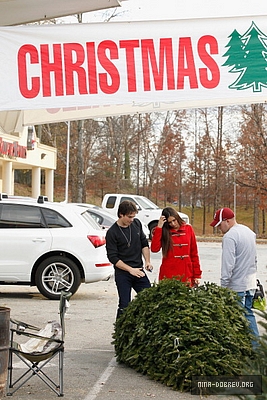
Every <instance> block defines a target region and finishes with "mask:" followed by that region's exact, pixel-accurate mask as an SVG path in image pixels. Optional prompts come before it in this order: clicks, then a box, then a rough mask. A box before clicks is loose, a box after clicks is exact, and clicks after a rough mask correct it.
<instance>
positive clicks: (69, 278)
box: [36, 256, 81, 300]
mask: <svg viewBox="0 0 267 400" xmlns="http://www.w3.org/2000/svg"><path fill="white" fill-rule="evenodd" d="M80 284H81V276H80V272H79V269H78V267H77V265H76V264H75V263H74V262H73V261H72V260H70V259H69V258H66V257H62V256H57V257H50V258H47V259H46V260H44V261H43V262H42V263H41V264H40V265H39V267H38V268H37V271H36V286H37V288H38V290H39V291H40V293H42V294H43V295H44V296H45V297H47V298H48V299H51V300H58V299H59V298H60V292H61V291H62V290H66V291H69V292H71V293H72V294H74V293H75V292H76V291H77V290H78V288H79V286H80Z"/></svg>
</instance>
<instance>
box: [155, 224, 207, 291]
mask: <svg viewBox="0 0 267 400" xmlns="http://www.w3.org/2000/svg"><path fill="white" fill-rule="evenodd" d="M170 232H171V234H172V240H173V248H172V249H171V250H169V251H168V254H167V256H166V257H163V258H162V264H161V266H160V270H159V280H162V279H164V278H174V277H177V279H181V280H182V281H183V282H185V281H186V282H190V284H191V285H193V284H194V280H195V279H196V278H198V279H200V278H201V274H202V271H201V269H200V263H199V257H198V249H197V242H196V236H195V233H194V230H193V228H192V226H191V225H187V224H184V225H182V226H181V227H180V229H179V230H178V231H176V230H174V229H170ZM161 235H162V228H159V227H158V226H157V227H156V228H155V230H154V234H153V237H152V241H151V251H152V252H153V253H157V252H158V251H160V249H161Z"/></svg>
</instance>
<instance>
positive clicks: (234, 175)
mask: <svg viewBox="0 0 267 400" xmlns="http://www.w3.org/2000/svg"><path fill="white" fill-rule="evenodd" d="M235 179H236V176H235V169H234V213H235V215H236V180H235Z"/></svg>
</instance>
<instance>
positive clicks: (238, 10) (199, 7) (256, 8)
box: [84, 0, 267, 22]
mask: <svg viewBox="0 0 267 400" xmlns="http://www.w3.org/2000/svg"><path fill="white" fill-rule="evenodd" d="M121 5H122V7H121V8H118V12H119V15H118V17H117V18H116V20H127V21H134V20H149V19H150V20H155V19H179V18H203V17H205V18H206V17H231V16H243V15H266V16H267V1H266V0H223V1H222V2H218V1H215V0H127V1H122V2H121ZM89 14H90V17H88V16H87V17H86V21H87V18H88V22H89V20H90V21H91V22H93V21H94V22H100V21H103V11H102V12H98V13H89ZM101 18H102V19H101ZM86 21H84V22H86Z"/></svg>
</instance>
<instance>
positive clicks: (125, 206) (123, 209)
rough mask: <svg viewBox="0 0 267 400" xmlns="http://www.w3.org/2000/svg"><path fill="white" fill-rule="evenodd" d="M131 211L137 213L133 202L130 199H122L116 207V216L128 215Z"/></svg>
mask: <svg viewBox="0 0 267 400" xmlns="http://www.w3.org/2000/svg"><path fill="white" fill-rule="evenodd" d="M131 213H136V214H137V213H138V210H137V207H136V205H135V203H133V202H132V201H130V200H124V201H122V202H121V204H120V205H119V208H118V217H119V218H120V216H121V215H128V214H131Z"/></svg>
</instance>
